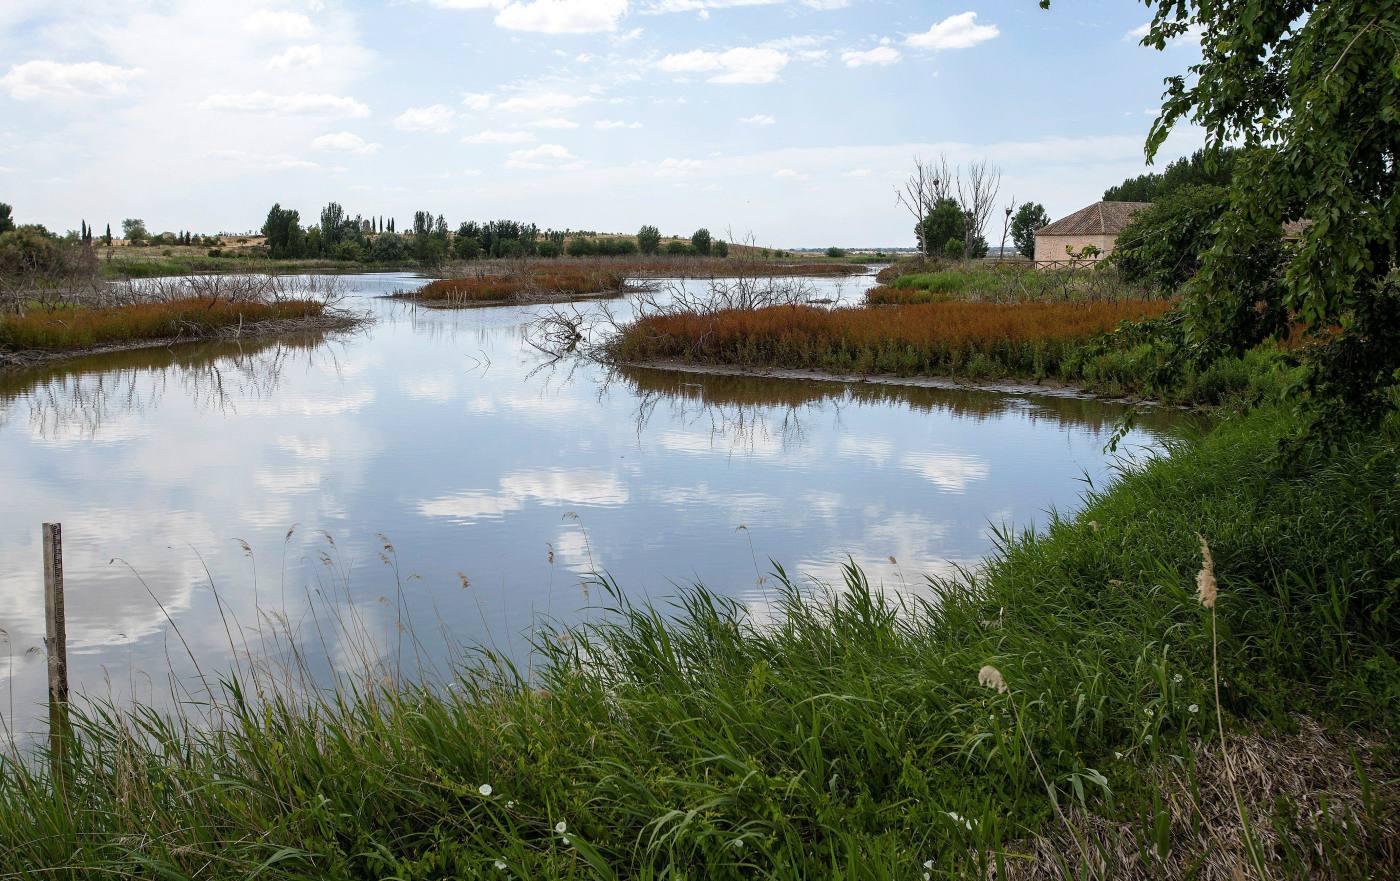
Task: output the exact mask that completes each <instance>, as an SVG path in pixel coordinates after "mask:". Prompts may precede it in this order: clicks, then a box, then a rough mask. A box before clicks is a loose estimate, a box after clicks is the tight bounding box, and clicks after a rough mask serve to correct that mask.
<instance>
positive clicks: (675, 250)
mask: <svg viewBox="0 0 1400 881" xmlns="http://www.w3.org/2000/svg"><path fill="white" fill-rule="evenodd" d="M666 253H667V254H673V255H679V254H690V253H692V248H691V246H690V245H688V244H686V243H685V242H683V241H681V240H680V239H672V240H671V241H669V242H667V243H666Z"/></svg>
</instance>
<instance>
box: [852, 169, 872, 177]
mask: <svg viewBox="0 0 1400 881" xmlns="http://www.w3.org/2000/svg"><path fill="white" fill-rule="evenodd" d="M874 173H875V172H873V171H871V170H870V169H868V168H852V169H851V170H850V171H848V172H846V174H845V177H870V176H871V175H872V174H874Z"/></svg>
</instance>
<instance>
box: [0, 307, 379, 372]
mask: <svg viewBox="0 0 1400 881" xmlns="http://www.w3.org/2000/svg"><path fill="white" fill-rule="evenodd" d="M366 321H368V318H367V317H366V316H364V315H358V314H355V313H353V312H350V311H347V310H343V309H322V310H320V311H317V312H315V313H314V314H306V315H300V316H295V317H287V318H274V319H269V320H262V321H248V322H241V321H234V322H230V323H221V324H219V325H217V326H202V327H201V326H186V327H184V328H182V330H181V332H180V334H179V335H177V336H157V337H134V338H132V339H125V340H122V339H118V340H115V341H110V342H103V343H100V344H93V345H77V346H71V347H68V348H62V349H55V348H4V347H0V370H5V369H23V368H27V367H34V366H38V365H43V364H52V363H55V362H61V361H68V360H75V359H80V358H87V357H92V356H95V355H104V354H109V353H114V352H130V351H137V350H140V349H166V348H170V347H172V346H182V345H188V344H191V343H208V342H219V341H229V340H248V341H253V340H261V339H267V338H269V337H275V336H281V335H287V334H299V333H308V332H316V331H321V332H327V331H343V330H352V329H354V328H355V327H357V326H359V325H361V324H364V323H365V322H366Z"/></svg>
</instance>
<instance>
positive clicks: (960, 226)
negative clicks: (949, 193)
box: [914, 199, 967, 258]
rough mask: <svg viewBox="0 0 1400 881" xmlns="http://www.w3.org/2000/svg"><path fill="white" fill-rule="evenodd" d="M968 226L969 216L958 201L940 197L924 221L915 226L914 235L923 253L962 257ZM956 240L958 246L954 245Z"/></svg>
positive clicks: (936, 255) (935, 255)
mask: <svg viewBox="0 0 1400 881" xmlns="http://www.w3.org/2000/svg"><path fill="white" fill-rule="evenodd" d="M966 228H967V217H966V216H965V215H964V214H963V210H962V209H961V208H959V207H958V203H957V202H955V201H954V200H952V199H939V200H938V201H937V202H936V203H935V204H934V206H933V210H931V211H929V213H928V214H927V216H925V217H924V220H923V222H922V223H920V224H919V225H918V226H916V227H915V228H914V235H915V236H916V237H917V238H918V240H919V250H920V251H921V252H922V253H924V254H928V255H930V256H934V257H939V256H942V257H952V258H960V257H962V256H963V242H964V231H965V230H966ZM954 241H956V242H957V246H956V247H954V246H953V245H952V243H953V242H954Z"/></svg>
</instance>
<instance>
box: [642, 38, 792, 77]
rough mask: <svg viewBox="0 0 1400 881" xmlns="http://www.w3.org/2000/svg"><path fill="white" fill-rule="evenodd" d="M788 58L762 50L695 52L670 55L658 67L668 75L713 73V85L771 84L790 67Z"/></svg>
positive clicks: (770, 50)
mask: <svg viewBox="0 0 1400 881" xmlns="http://www.w3.org/2000/svg"><path fill="white" fill-rule="evenodd" d="M788 60H789V59H788V54H787V53H786V52H782V51H779V50H777V49H767V48H763V47H761V46H740V47H736V48H734V49H729V50H727V51H724V52H709V51H706V50H704V49H694V50H691V51H690V52H681V53H678V54H673V55H667V56H666V57H665V58H662V59H661V60H660V61H659V62H657V67H659V68H660V69H661V70H663V71H665V72H667V73H675V74H687V73H709V74H713V75H712V76H710V77H709V82H712V83H724V84H729V85H733V84H759V83H771V82H774V81H776V80H777V79H778V74H779V73H781V72H782V70H783V68H784V67H786V66H787V64H788Z"/></svg>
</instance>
